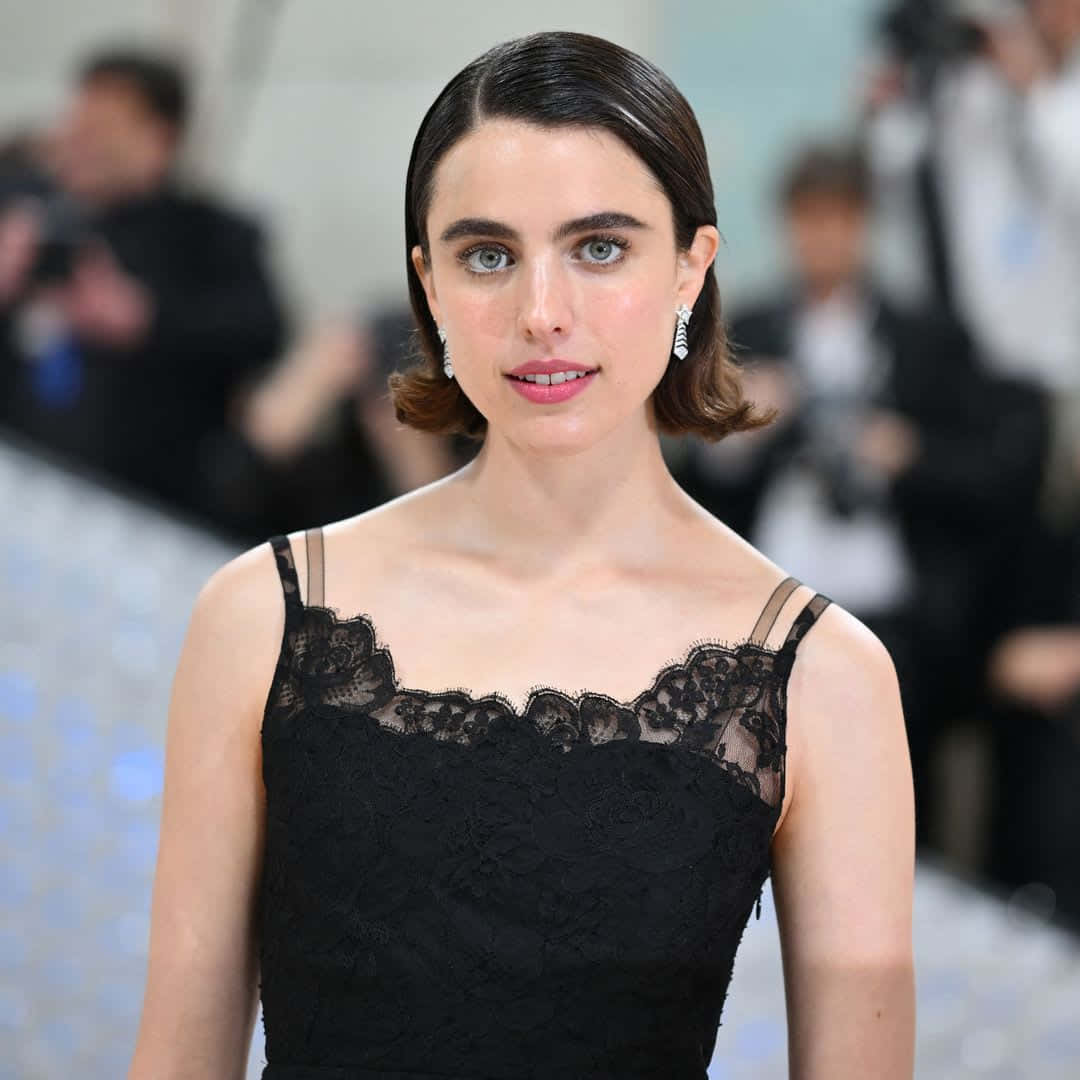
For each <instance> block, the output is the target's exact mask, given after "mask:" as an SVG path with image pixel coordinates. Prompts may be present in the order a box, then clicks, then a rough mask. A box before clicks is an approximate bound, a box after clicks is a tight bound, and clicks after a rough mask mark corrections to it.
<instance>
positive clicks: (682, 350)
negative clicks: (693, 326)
mask: <svg viewBox="0 0 1080 1080" xmlns="http://www.w3.org/2000/svg"><path fill="white" fill-rule="evenodd" d="M675 315H676V317H677V318H678V320H679V321H678V322H677V323H676V324H675V344H674V345H673V346H672V349H671V351H672V352H673V353H674V354H675V355H676V356H677V357H678V358H679V359H680V360H685V359H686V356H687V354H688V353H689V352H690V347H689V346H688V345H687V343H686V324H687V323H688V322H689V321H690V309H689V308H688V307H687V306H686V305H685V304H680V305H679V307H678V308H677V309H676V311H675Z"/></svg>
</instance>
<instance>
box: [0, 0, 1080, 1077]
mask: <svg viewBox="0 0 1080 1080" xmlns="http://www.w3.org/2000/svg"><path fill="white" fill-rule="evenodd" d="M530 7H531V6H529V5H524V4H515V3H509V4H508V3H498V4H496V3H494V2H481V0H476V2H471V3H466V4H463V5H445V4H440V3H435V2H434V0H424V2H415V0H413V2H406V3H400V2H399V3H394V4H391V3H384V2H381V0H380V2H364V3H356V2H353V0H305V2H304V3H302V4H301V3H299V2H296V0H291V2H290V0H215V2H213V3H211V2H210V0H184V2H183V3H181V2H179V0H141V2H138V3H136V2H134V0H98V2H96V3H95V4H92V5H85V4H79V3H76V2H75V0H67V2H65V0H38V2H37V3H35V4H33V5H26V4H16V3H15V2H14V0H0V80H2V91H0V511H2V513H0V604H2V610H3V612H4V618H3V620H2V622H0V854H2V856H3V859H2V870H0V1080H7V1078H8V1077H18V1078H20V1080H21V1078H35V1080H36V1078H38V1077H57V1076H61V1075H69V1074H71V1073H72V1072H74V1071H76V1070H77V1071H78V1072H79V1075H81V1076H84V1077H87V1078H90V1077H102V1078H107V1077H117V1076H121V1075H123V1074H124V1072H125V1070H126V1066H127V1062H128V1060H129V1058H130V1053H131V1049H132V1045H133V1040H134V1032H135V1026H136V1024H137V1021H138V1013H139V1007H140V1003H141V993H142V981H143V978H144V974H145V962H146V944H147V942H146V937H147V928H148V912H149V897H150V882H151V876H152V872H153V863H154V858H155V854H156V843H157V821H158V815H159V811H160V789H161V774H162V745H163V734H164V723H165V710H166V704H167V698H168V691H169V683H170V680H171V676H172V671H173V668H174V666H175V662H176V659H177V655H178V651H179V646H180V641H181V639H182V636H183V633H184V629H185V625H186V621H187V616H188V614H189V612H190V607H191V603H192V601H193V599H194V596H195V593H196V592H197V590H198V588H199V586H200V585H201V584H202V582H203V581H204V580H205V579H206V577H207V576H209V574H210V573H211V572H212V571H213V570H214V569H215V568H216V567H217V566H219V565H220V564H221V563H222V562H224V561H226V560H227V559H228V558H230V557H231V556H233V555H234V554H236V553H238V552H239V551H241V550H243V549H244V548H246V547H248V546H251V545H253V544H256V543H259V542H261V541H262V540H265V539H266V538H267V537H268V536H269V535H271V534H272V533H274V532H280V531H288V530H292V529H297V528H302V527H305V526H309V525H313V524H317V523H321V522H327V521H331V520H335V519H337V518H340V517H345V516H348V515H351V514H355V513H358V512H360V511H362V510H365V509H367V508H369V507H371V506H374V505H376V504H378V503H380V502H382V501H384V500H385V499H387V498H390V497H392V496H393V495H396V494H398V493H401V492H405V491H408V490H410V489H411V488H413V487H415V486H417V485H418V484H422V483H425V482H427V481H429V480H432V479H435V478H437V477H439V476H442V475H445V473H447V472H449V471H451V470H452V469H454V468H457V467H458V466H459V465H461V464H463V463H464V462H465V461H467V460H468V458H469V457H470V456H471V454H472V453H473V452H474V451H475V447H473V446H472V445H471V444H468V443H465V442H463V441H461V440H457V439H439V438H435V437H430V436H426V435H421V434H419V433H416V432H412V431H408V430H405V429H402V428H401V427H400V426H399V425H397V423H396V421H395V420H394V417H393V413H392V410H391V409H390V407H389V403H388V399H387V395H386V391H385V382H386V375H387V374H388V373H389V372H390V371H392V370H394V369H395V368H399V367H402V366H404V365H406V364H407V363H408V362H409V355H410V349H411V338H410V334H411V317H410V315H409V312H408V309H407V296H406V289H405V275H404V251H403V236H402V228H401V222H402V205H401V204H402V192H403V185H404V175H405V167H406V164H407V160H408V154H409V149H410V146H411V143H412V139H413V136H414V134H415V131H416V128H417V125H418V124H419V121H420V119H421V117H422V116H423V113H424V111H425V110H426V108H427V107H428V105H429V104H430V102H431V101H432V100H433V98H434V97H435V95H436V94H437V92H438V90H439V89H440V88H441V87H442V85H443V84H444V83H445V82H446V81H447V80H448V79H449V78H450V77H451V76H452V75H453V74H454V73H455V72H456V71H457V70H459V68H460V67H462V66H463V65H464V64H465V63H466V62H468V61H469V60H470V59H472V58H473V57H475V56H476V55H478V54H479V53H480V52H481V51H483V50H484V49H485V48H487V47H488V46H489V45H491V44H494V43H495V42H497V41H500V40H505V39H507V38H510V37H514V36H517V35H519V34H523V33H528V32H531V31H535V30H540V29H552V28H558V29H575V30H582V31H586V32H591V33H596V34H600V35H603V36H605V37H609V38H611V39H613V40H615V41H617V42H619V43H621V44H623V45H626V46H628V47H629V48H632V49H634V50H636V51H638V52H641V53H643V54H644V55H645V56H647V57H649V58H650V59H652V60H653V61H655V62H657V63H658V64H659V65H660V66H661V67H662V68H663V69H664V70H666V71H667V72H668V73H669V74H670V75H671V76H672V77H673V79H674V80H675V82H676V83H677V84H678V85H679V86H680V88H681V89H682V90H683V91H684V92H685V93H686V95H687V97H688V98H689V100H690V102H691V104H692V105H693V107H694V109H695V111H696V113H697V115H698V118H699V120H700V122H701V125H702V128H703V131H704V134H705V138H706V142H707V144H708V150H709V155H710V161H711V163H712V170H713V178H714V184H715V188H716V196H717V199H716V201H717V207H718V213H719V223H720V228H721V232H722V233H723V235H724V238H725V244H724V246H723V247H722V249H721V253H720V257H719V260H718V266H717V269H718V273H719V277H720V281H721V286H722V289H723V292H724V296H725V299H726V304H727V311H728V315H729V322H730V328H731V335H732V343H733V347H734V349H735V353H736V356H737V358H738V360H739V362H740V363H741V364H742V365H743V368H744V371H745V377H746V379H747V383H748V386H749V388H750V394H751V396H752V397H754V398H755V399H756V400H758V401H760V402H762V403H765V404H773V405H776V406H777V407H778V408H779V409H780V414H781V415H780V419H779V420H778V421H777V422H776V423H775V424H774V425H772V426H771V427H769V428H768V429H765V430H764V431H762V432H757V433H752V434H747V435H741V436H736V437H733V438H730V439H727V440H724V441H723V442H722V443H719V444H714V445H709V444H705V443H701V442H698V441H696V440H690V439H679V440H675V439H667V440H665V453H666V454H667V456H668V459H669V462H670V464H671V467H672V469H673V471H674V473H675V475H676V476H677V478H678V479H679V481H680V482H681V483H682V484H683V485H684V486H685V487H686V488H687V490H688V491H689V492H690V493H691V494H692V495H693V496H694V497H695V498H697V499H698V500H699V501H701V502H702V503H703V504H704V505H705V506H706V507H708V508H709V509H710V510H711V511H713V512H714V513H715V514H716V515H717V516H719V517H720V518H721V519H722V520H724V521H726V522H727V523H728V524H730V525H731V526H732V527H733V528H736V529H737V530H738V531H739V532H741V533H742V534H743V535H745V536H747V537H748V538H749V539H750V540H751V541H752V542H754V543H755V544H757V545H758V546H759V547H761V548H762V550H764V551H765V552H766V554H768V555H770V556H771V557H773V558H774V559H776V560H777V561H778V562H780V563H781V564H782V565H783V566H785V568H787V569H788V570H789V571H790V572H791V573H793V574H795V575H796V576H798V577H801V578H802V579H804V580H806V581H808V582H810V583H812V584H813V585H814V586H815V587H817V588H818V589H820V590H821V591H822V592H825V593H826V594H828V595H829V596H831V597H832V598H833V599H835V600H836V601H838V602H840V603H842V604H843V605H844V606H845V607H847V608H848V609H849V610H851V611H853V612H854V613H855V614H856V615H858V616H859V617H860V618H862V619H863V620H864V621H865V622H867V624H868V625H870V626H871V628H872V629H874V631H875V632H876V633H878V634H879V636H881V638H882V639H883V640H884V641H885V642H886V644H887V645H888V646H889V648H890V651H891V652H892V655H893V657H894V659H895V661H896V665H897V669H898V672H899V675H900V679H901V686H902V691H903V695H904V699H905V712H906V717H907V725H908V736H909V746H910V749H911V755H912V763H913V768H914V774H915V783H916V798H917V824H918V845H919V871H918V880H917V904H916V916H917V917H916V961H917V978H918V991H919V1006H920V1014H919V1066H918V1071H917V1074H918V1075H919V1076H928V1077H935V1078H937V1077H968V1076H979V1077H995V1078H1006V1077H1008V1078H1013V1077H1039V1078H1052V1077H1058V1076H1061V1077H1066V1076H1069V1077H1072V1076H1075V1075H1076V1074H1077V1070H1078V1069H1080V839H1078V838H1080V0H895V2H883V0H831V2H830V4H829V5H828V6H827V9H826V8H825V7H824V6H822V5H814V4H805V3H800V2H798V0H769V2H767V3H761V2H758V3H749V2H734V0H732V2H728V3H712V4H709V3H704V2H700V0H666V2H665V3H663V4H661V3H659V2H658V0H656V2H654V0H620V2H618V3H616V2H614V0H610V2H609V0H596V2H594V3H592V4H590V5H588V6H587V9H585V6H584V5H581V4H580V3H569V2H566V0H548V3H547V4H545V5H544V15H543V18H542V20H541V19H539V18H538V17H537V16H536V15H535V13H533V12H532V11H531V10H530ZM850 719H851V723H858V717H852V718H850ZM765 915H766V917H765V918H763V919H762V921H761V922H760V923H756V922H752V923H751V925H750V927H749V928H748V930H747V934H746V937H745V939H744V945H743V950H742V952H740V957H739V961H738V963H737V966H736V975H735V980H734V985H733V988H732V992H731V995H730V997H729V1000H728V1003H727V1007H726V1011H725V1017H724V1023H723V1026H722V1028H721V1034H720V1039H719V1042H718V1046H717V1051H716V1056H715V1058H714V1061H713V1063H712V1067H711V1070H710V1075H711V1076H712V1077H713V1078H714V1080H717V1078H721V1077H723V1078H734V1077H751V1076H752V1077H755V1078H763V1077H764V1078H769V1077H782V1076H784V1075H786V1073H785V1068H784V1064H783V1063H784V1053H785V1051H784V1047H785V1037H786V1036H785V1027H784V1012H783V997H782V983H781V973H780V968H779V956H778V947H777V942H776V931H775V925H774V916H773V913H772V909H771V905H769V904H766V905H765ZM262 1060H263V1059H262V1057H261V1042H260V1038H259V1032H258V1031H257V1033H256V1039H255V1045H254V1046H253V1049H252V1055H251V1069H250V1075H251V1076H257V1075H258V1073H259V1070H260V1068H261V1064H262Z"/></svg>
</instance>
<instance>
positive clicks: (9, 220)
mask: <svg viewBox="0 0 1080 1080" xmlns="http://www.w3.org/2000/svg"><path fill="white" fill-rule="evenodd" d="M187 112H188V90H187V86H186V82H185V79H184V76H183V74H182V72H181V70H180V68H179V67H178V65H176V64H175V63H174V62H173V61H171V60H169V59H167V58H164V57H161V56H157V55H153V54H150V53H146V52H142V51H137V50H123V49H117V50H106V51H103V52H99V53H97V54H95V55H93V56H91V57H89V58H88V59H87V60H86V61H85V62H84V63H83V64H82V65H81V67H80V69H79V72H78V75H77V77H76V79H75V85H74V88H73V90H72V93H71V96H70V100H69V102H68V105H67V108H66V111H65V113H64V115H63V119H62V122H61V124H60V125H59V128H58V130H57V131H56V132H55V133H52V136H51V138H50V139H49V140H48V143H47V148H48V153H47V154H44V155H39V157H40V160H39V161H37V162H35V165H36V166H37V168H35V169H33V170H28V171H27V182H26V184H25V185H24V187H23V188H20V187H19V185H17V184H15V185H11V186H9V189H8V190H7V192H6V198H5V199H4V201H3V203H2V204H0V312H2V315H0V320H2V325H0V329H2V330H3V332H4V333H5V335H6V336H7V343H6V345H5V347H4V351H3V353H2V355H3V357H4V359H5V363H6V365H7V367H8V370H7V371H6V372H5V376H4V380H3V384H4V396H5V400H4V401H3V403H2V412H3V417H4V419H5V421H6V422H7V423H8V424H10V425H12V426H13V427H15V428H16V429H17V430H19V431H21V432H23V433H24V434H26V435H28V436H30V437H31V438H32V439H34V440H36V441H38V442H39V443H41V444H43V445H45V446H48V447H50V448H52V449H54V450H57V451H59V452H61V453H62V454H63V455H65V456H67V457H69V458H72V459H74V460H77V461H79V462H82V463H85V464H88V465H90V466H91V467H93V468H95V469H97V470H103V471H104V472H105V473H107V474H108V475H110V476H112V477H114V478H116V479H118V480H120V481H121V482H123V483H124V484H125V485H131V486H133V487H134V488H136V489H138V490H141V491H143V492H145V493H149V494H151V495H153V496H156V497H158V498H160V499H163V500H165V501H167V502H168V503H170V504H172V505H174V506H176V507H179V508H181V509H183V510H187V511H193V512H195V513H198V514H203V513H205V512H206V508H207V486H208V483H209V478H210V477H211V476H212V475H213V472H214V469H215V467H216V463H215V461H214V460H213V455H212V452H211V450H212V446H213V439H212V436H213V434H214V433H215V432H217V431H219V430H220V429H221V428H222V426H223V425H224V424H225V423H226V413H227V409H228V406H229V402H230V400H231V399H232V398H233V397H234V395H235V394H236V392H237V390H238V387H239V386H240V385H241V384H242V382H243V380H244V379H246V378H248V377H250V376H252V375H253V374H254V373H255V372H257V371H259V370H260V369H261V368H262V367H263V365H264V364H265V363H266V362H267V361H268V360H270V359H271V358H272V357H273V356H274V355H275V353H277V352H278V350H279V349H280V347H281V345H282V342H283V338H284V319H283V313H282V308H281V305H280V303H279V300H278V297H277V295H276V293H275V290H274V288H273V287H272V284H271V281H270V278H269V275H268V272H267V268H266V265H265V258H264V254H263V243H262V236H261V234H260V231H259V229H258V228H257V227H256V226H255V225H254V224H253V223H252V222H250V221H249V220H247V219H246V218H244V217H242V216H240V215H238V214H236V213H234V212H233V211H231V210H226V209H224V208H223V207H221V206H219V205H217V204H216V203H215V202H214V201H213V200H211V199H209V198H207V197H205V196H202V195H196V194H191V193H188V192H185V191H182V190H181V188H180V186H179V184H178V182H177V179H176V176H175V163H176V160H177V154H178V150H179V148H180V144H181V139H182V136H183V132H184V126H185V121H186V119H187Z"/></svg>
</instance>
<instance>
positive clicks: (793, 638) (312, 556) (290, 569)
mask: <svg viewBox="0 0 1080 1080" xmlns="http://www.w3.org/2000/svg"><path fill="white" fill-rule="evenodd" d="M304 539H305V541H306V542H305V545H304V546H305V548H306V551H307V601H306V603H307V605H308V606H311V607H321V606H322V605H323V604H324V603H325V590H326V564H325V559H324V555H323V534H322V529H321V528H314V529H308V530H307V531H306V532H305V533H304ZM270 546H271V547H272V548H273V549H274V556H275V558H276V560H277V567H278V574H279V575H280V577H281V587H282V590H283V591H284V593H285V612H286V618H287V619H288V620H290V621H291V620H293V619H296V618H297V617H299V616H300V615H302V614H303V611H304V606H305V602H304V601H302V600H301V599H300V581H299V579H298V577H297V575H296V560H295V558H294V556H293V549H292V544H290V543H289V538H288V537H287V536H272V537H271V538H270ZM800 584H802V583H801V582H799V581H797V580H796V579H795V578H793V577H787V578H784V580H783V581H781V582H780V584H779V585H777V586H776V588H775V589H774V590H773V593H772V595H771V596H770V597H769V599H768V601H767V602H766V604H765V607H764V608H762V611H761V614H760V615H759V616H758V620H757V622H756V623H755V624H754V629H753V630H752V631H751V633H750V642H751V643H752V644H754V645H764V644H765V642H766V641H767V640H768V637H769V634H770V633H771V631H772V628H773V626H775V625H776V620H777V617H778V616H779V615H780V612H781V610H783V607H784V605H785V604H786V603H787V602H788V599H789V598H790V596H791V594H792V593H793V592H794V591H795V590H796V589H797V588H798V587H799V586H800ZM829 603H830V600H829V598H828V597H827V596H823V595H822V594H821V593H815V594H814V596H812V597H811V598H810V600H809V601H808V602H807V604H806V606H805V607H803V609H802V611H800V612H799V614H798V615H797V616H796V617H795V621H794V622H793V623H792V624H791V629H790V630H789V631H788V634H787V637H786V638H785V639H784V645H785V646H787V645H791V646H792V647H794V646H795V645H797V644H798V643H799V641H800V640H801V638H802V637H803V635H804V634H805V633H806V631H807V630H809V629H810V627H811V626H813V625H814V623H815V622H816V621H817V618H818V616H819V615H820V614H821V613H822V612H823V611H824V610H825V608H827V607H828V606H829Z"/></svg>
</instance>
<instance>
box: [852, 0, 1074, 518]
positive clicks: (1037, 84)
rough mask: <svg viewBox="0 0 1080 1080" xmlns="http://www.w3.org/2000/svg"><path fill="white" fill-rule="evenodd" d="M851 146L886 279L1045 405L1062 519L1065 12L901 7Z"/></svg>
mask: <svg viewBox="0 0 1080 1080" xmlns="http://www.w3.org/2000/svg"><path fill="white" fill-rule="evenodd" d="M881 42H882V44H883V45H884V51H883V53H882V55H881V57H880V58H879V63H878V65H877V67H876V70H875V73H874V77H873V79H872V84H871V90H870V93H869V95H868V99H867V105H868V109H867V115H866V137H867V140H868V145H869V147H870V150H871V162H872V165H873V170H874V179H875V188H876V191H877V192H878V194H879V199H878V209H879V212H878V215H877V222H876V224H877V227H878V233H879V239H880V240H882V241H883V242H882V243H880V244H879V247H880V250H881V251H882V253H883V257H882V260H881V262H882V268H883V269H884V270H886V271H887V273H886V274H885V276H886V278H888V279H889V280H891V281H892V282H893V283H894V284H897V283H898V284H899V285H900V291H901V292H906V293H908V294H909V295H910V294H914V295H923V296H927V295H933V296H935V297H939V298H941V299H942V300H944V301H947V302H948V303H950V305H951V308H952V310H953V312H954V313H955V314H956V316H957V317H958V318H960V319H961V320H962V321H963V322H964V323H965V325H966V326H967V327H968V329H969V330H970V332H971V334H972V337H973V339H974V341H975V343H976V346H977V348H978V350H979V353H980V356H981V358H982V359H983V361H984V362H985V363H986V364H987V365H988V366H989V367H991V368H992V369H993V370H995V371H999V372H1002V373H1006V374H1010V375H1014V376H1016V377H1021V378H1026V379H1029V380H1031V381H1032V382H1035V383H1037V384H1039V385H1041V386H1042V387H1044V388H1045V389H1046V390H1047V391H1049V392H1050V394H1051V395H1052V402H1053V439H1052V441H1053V448H1052V452H1051V462H1050V467H1049V469H1048V474H1047V484H1046V490H1045V500H1044V509H1045V510H1046V511H1047V513H1048V514H1049V515H1050V516H1051V517H1052V518H1054V519H1057V520H1058V521H1061V520H1064V519H1067V518H1068V516H1069V515H1070V513H1072V512H1073V511H1074V510H1075V509H1076V507H1077V491H1076V485H1075V483H1074V481H1073V479H1072V475H1071V468H1070V462H1071V461H1072V460H1073V459H1074V457H1075V454H1076V452H1077V449H1078V448H1080V304H1078V303H1077V297H1078V296H1080V135H1078V132H1080V0H1024V2H1021V0H903V2H901V3H897V4H894V5H892V6H891V8H890V9H889V11H888V13H887V15H886V17H885V18H884V20H883V21H882V35H881Z"/></svg>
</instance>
